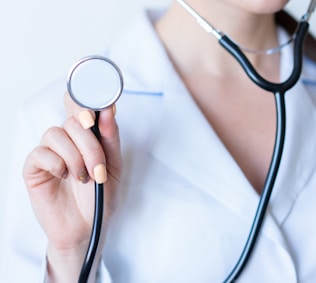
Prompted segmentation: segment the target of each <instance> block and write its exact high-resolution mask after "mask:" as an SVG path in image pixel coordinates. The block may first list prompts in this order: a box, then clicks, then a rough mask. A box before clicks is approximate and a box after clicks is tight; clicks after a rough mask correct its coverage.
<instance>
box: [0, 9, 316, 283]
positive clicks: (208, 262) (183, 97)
mask: <svg viewBox="0 0 316 283" xmlns="http://www.w3.org/2000/svg"><path fill="white" fill-rule="evenodd" d="M156 16H157V15H156V13H146V14H144V15H142V16H141V17H139V18H138V20H137V21H136V22H135V23H134V24H133V25H132V26H131V27H130V28H129V29H128V31H126V32H125V33H124V34H123V35H122V37H120V38H119V39H118V40H117V41H116V42H115V44H113V46H111V48H110V49H109V50H108V51H107V52H106V54H105V55H106V56H108V57H110V58H111V59H113V60H114V61H115V62H116V63H117V64H118V65H119V67H120V68H121V70H122V72H123V76H124V80H125V86H124V92H123V95H122V97H121V99H120V100H119V101H118V102H117V120H118V124H119V127H120V134H121V140H122V154H123V160H124V173H123V179H122V182H121V190H120V196H121V197H120V202H119V206H118V209H117V211H116V213H115V215H114V216H113V218H112V220H111V225H110V229H109V232H108V237H107V241H106V246H105V248H104V261H103V262H102V266H101V267H100V278H99V282H102V283H105V282H111V281H110V280H111V279H109V277H111V278H112V282H113V283H175V282H181V283H196V282H198V283H210V282H212V283H213V282H214V283H220V282H223V280H224V279H225V278H226V276H227V275H228V273H229V272H230V271H231V269H232V268H233V266H234V264H235V263H236V261H237V259H238V258H239V255H240V253H241V251H242V248H243V245H244V243H245V241H246V238H247V235H248V232H249V229H250V225H251V223H252V219H253V217H254V213H255V210H256V207H257V204H258V201H259V196H258V194H257V193H256V192H255V190H254V189H253V187H252V186H251V184H250V183H249V182H248V180H247V179H246V177H245V175H244V174H243V172H242V171H241V169H240V168H239V167H238V165H237V163H236V162H235V160H234V159H233V157H232V156H231V155H230V153H229V152H228V151H227V149H226V148H225V146H224V145H223V143H222V142H221V140H220V139H219V138H218V137H217V135H216V133H215V132H214V130H213V129H212V127H211V126H210V125H209V123H208V122H207V120H206V119H205V117H204V116H203V114H202V113H201V111H200V110H199V108H198V107H197V106H196V104H195V103H194V101H193V99H192V98H191V96H190V94H189V93H188V90H187V89H186V88H185V86H184V84H183V82H182V81H181V80H180V78H179V77H178V75H177V73H176V71H175V70H174V68H173V66H172V64H171V63H170V61H169V59H168V56H167V54H166V52H165V50H164V48H163V46H162V45H161V43H160V42H159V39H158V38H157V35H156V34H155V32H154V29H153V26H152V22H151V21H152V20H154V19H155V17H156ZM279 35H280V36H279V37H280V39H279V40H280V42H285V41H286V38H287V36H286V35H285V34H284V32H282V31H280V33H279ZM281 55H282V56H281V72H282V73H281V77H282V78H283V79H285V78H286V77H287V74H288V73H289V72H290V71H291V68H292V66H291V63H292V61H293V60H292V47H286V48H284V49H282V54H281ZM65 89H66V83H65V80H64V79H63V80H62V81H60V82H58V83H57V84H56V85H54V86H52V87H49V88H48V89H46V90H43V92H41V94H40V95H38V96H36V97H35V98H34V99H33V100H32V101H31V102H30V103H29V104H28V105H27V106H26V107H25V108H24V111H23V112H22V113H21V117H20V120H19V123H18V127H17V138H16V139H15V143H16V146H15V152H14V155H15V158H14V159H13V160H15V161H14V162H12V164H13V165H15V166H14V168H13V170H12V174H11V176H12V178H11V183H10V184H11V185H10V187H9V188H8V189H9V199H8V204H9V205H8V214H7V215H8V217H7V220H8V221H7V225H6V227H5V243H4V248H3V250H4V253H5V255H6V266H5V268H3V272H2V277H0V281H1V282H8V283H10V282H12V283H15V282H27V283H28V282H29V283H36V282H43V281H44V273H45V272H43V269H44V268H43V266H44V264H45V254H46V244H47V240H46V238H45V235H44V233H43V231H42V230H41V228H40V227H39V225H38V224H37V221H36V219H35V217H34V215H33V212H32V209H31V206H30V204H29V199H28V196H27V191H26V189H25V186H24V184H23V181H22V177H21V168H22V166H23V162H24V159H25V156H26V154H27V153H28V152H29V151H30V150H31V149H32V148H33V147H35V146H36V145H37V144H38V143H39V140H40V137H41V136H42V134H43V133H44V131H45V130H46V129H47V128H48V127H50V126H52V125H59V124H61V123H62V121H63V120H64V114H63V93H64V91H65ZM271 95H272V94H271ZM286 107H287V128H286V140H285V147H284V153H283V158H282V162H281V166H280V170H279V175H278V178H277V182H276V186H275V191H274V193H273V196H272V199H271V203H270V207H269V210H268V213H267V215H266V218H265V223H264V225H263V229H262V232H261V234H260V236H259V239H258V242H257V244H256V248H255V250H254V253H253V255H252V257H251V260H250V262H249V264H248V265H247V267H246V269H245V271H244V273H243V274H242V275H241V277H240V279H239V281H238V282H244V283H249V282H256V283H274V282H275V283H279V282H286V283H294V282H300V283H314V282H316V240H315V239H316V223H315V221H314V216H315V215H316V174H315V168H316V66H315V64H313V63H311V62H310V61H308V60H307V59H305V62H304V69H303V74H302V77H301V79H300V80H299V82H298V83H297V85H296V86H295V87H294V88H293V89H291V90H290V91H289V92H288V93H287V94H286ZM17 176H18V177H17ZM44 267H45V266H44Z"/></svg>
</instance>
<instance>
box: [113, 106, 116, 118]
mask: <svg viewBox="0 0 316 283" xmlns="http://www.w3.org/2000/svg"><path fill="white" fill-rule="evenodd" d="M112 111H113V115H114V116H115V115H116V105H115V104H113V105H112Z"/></svg>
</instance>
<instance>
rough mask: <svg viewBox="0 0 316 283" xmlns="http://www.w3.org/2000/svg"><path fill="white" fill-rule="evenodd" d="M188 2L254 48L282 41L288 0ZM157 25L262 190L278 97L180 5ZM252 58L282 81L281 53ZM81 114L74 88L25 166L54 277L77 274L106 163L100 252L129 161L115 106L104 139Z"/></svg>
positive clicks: (204, 107)
mask: <svg viewBox="0 0 316 283" xmlns="http://www.w3.org/2000/svg"><path fill="white" fill-rule="evenodd" d="M188 3H189V4H190V5H191V6H192V7H193V8H194V9H196V10H197V11H200V12H201V14H202V15H203V17H204V18H205V19H207V20H209V21H210V22H211V23H212V24H213V25H216V27H217V28H218V29H220V30H222V31H224V32H225V33H226V34H228V35H229V36H231V37H232V38H233V39H234V40H235V41H236V42H238V43H240V44H242V45H244V46H247V47H248V48H252V49H265V48H269V47H274V46H276V45H277V35H276V27H275V24H274V21H273V15H272V13H274V12H276V11H277V10H279V9H280V8H282V7H283V6H284V5H285V3H286V1H284V0H270V1H269V0H257V1H253V0H242V1H236V0H220V1H218V0H190V1H189V0H188ZM231 19H234V21H231ZM179 27H181V28H179ZM155 28H156V30H157V33H158V35H159V37H160V39H161V41H162V43H163V44H164V46H165V48H166V50H167V52H168V54H169V56H170V59H171V61H172V62H173V64H174V66H175V68H176V69H177V71H178V73H179V75H180V76H181V77H182V79H183V81H184V83H185V84H186V86H187V88H188V90H189V91H190V93H191V94H192V97H193V98H194V100H195V101H196V103H197V105H198V106H199V107H200V109H201V111H202V112H203V114H204V115H205V117H206V119H207V120H208V121H209V123H210V125H211V126H212V127H213V128H214V130H215V131H216V132H217V134H218V136H219V137H220V138H221V140H222V141H223V143H224V144H225V146H226V147H227V149H228V150H229V151H230V153H231V154H232V156H233V157H234V159H235V160H236V162H237V163H238V165H239V166H240V168H241V170H242V171H243V172H244V174H245V176H246V177H247V178H248V180H249V182H250V183H251V184H252V185H253V187H254V189H255V190H256V191H257V192H260V191H261V188H262V185H263V183H264V179H265V175H266V173H267V170H268V166H269V162H270V158H271V154H272V150H273V143H274V134H275V109H274V99H273V95H271V94H267V93H265V92H264V91H263V90H261V89H259V88H258V87H256V86H255V85H254V84H253V83H252V82H250V80H249V79H248V78H247V77H246V75H245V74H244V72H243V71H242V70H241V68H240V66H239V65H238V63H236V61H235V60H234V59H233V58H232V57H231V55H229V54H228V53H227V52H226V51H224V50H223V49H222V47H220V46H219V44H218V43H217V42H216V40H215V39H214V38H212V37H211V36H210V35H208V34H207V33H206V32H204V30H202V29H201V27H200V26H198V25H197V24H196V22H195V21H194V20H193V19H192V17H191V16H190V15H189V14H188V13H187V12H186V11H184V9H183V8H182V7H181V6H180V5H179V4H178V3H176V2H173V3H172V4H171V6H170V8H169V10H168V12H167V13H166V14H165V15H164V16H163V17H162V18H161V19H160V20H159V21H158V22H157V23H156V26H155ZM249 59H250V61H251V62H252V63H253V64H254V66H255V68H256V69H257V70H258V71H259V72H260V73H261V74H262V75H263V76H265V77H266V78H267V79H269V80H272V81H279V72H280V70H279V67H278V66H279V64H278V63H279V55H278V54H276V55H273V56H260V55H249ZM227 81H229V82H230V83H229V84H227V83H226V82H227ZM83 110H84V109H81V108H79V107H78V106H77V105H76V104H75V103H73V102H72V100H71V99H70V98H69V95H68V94H66V95H65V111H66V113H67V117H68V118H67V119H66V121H65V122H64V124H63V125H62V126H61V127H53V128H50V129H48V130H47V132H46V133H45V134H44V135H43V137H42V141H41V143H40V145H39V146H38V147H36V148H35V149H34V150H33V151H32V152H31V153H30V154H29V156H28V158H27V160H26V161H25V166H24V172H23V174H24V179H25V183H26V187H27V189H28V192H29V196H30V199H31V203H32V206H33V209H34V212H35V214H36V216H37V218H38V221H39V223H40V225H41V226H42V227H43V229H44V231H45V233H46V235H47V238H48V250H47V260H48V266H47V272H48V277H49V282H67V283H68V282H76V281H77V280H78V276H79V272H80V269H81V265H82V261H83V258H84V256H85V253H86V249H87V245H88V241H89V238H90V231H91V225H92V224H91V223H92V219H93V212H92V210H91V207H93V203H94V196H93V191H94V190H93V180H94V179H95V176H94V168H95V166H97V165H99V164H103V165H105V166H106V172H107V181H106V183H105V215H104V219H105V220H104V225H103V235H102V240H101V247H100V250H102V246H103V244H104V242H105V240H106V227H107V222H108V219H109V218H110V216H111V214H112V212H113V209H114V207H115V195H116V190H117V187H118V183H119V179H120V175H121V170H122V169H121V168H122V165H121V154H120V141H119V132H118V126H117V124H116V122H115V117H114V111H113V109H111V108H109V109H106V110H103V111H102V112H101V116H100V122H99V126H100V131H101V136H102V137H101V142H100V143H99V142H98V141H97V140H96V138H95V137H94V135H93V134H92V132H91V131H90V130H88V129H84V128H83V125H82V124H85V123H82V121H81V122H80V119H79V113H81V112H82V111H83ZM90 114H91V115H92V117H93V118H94V116H93V113H90ZM85 168H86V170H85ZM70 231H71V232H70ZM100 258H101V254H100V252H99V253H98V255H97V260H96V264H95V266H94V269H93V271H92V273H91V276H90V282H95V274H96V268H97V265H98V262H99V260H100Z"/></svg>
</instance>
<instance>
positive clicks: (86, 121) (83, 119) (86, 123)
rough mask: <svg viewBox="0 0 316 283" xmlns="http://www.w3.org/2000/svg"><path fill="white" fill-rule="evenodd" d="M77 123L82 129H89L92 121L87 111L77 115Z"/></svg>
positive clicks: (92, 123)
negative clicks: (78, 122)
mask: <svg viewBox="0 0 316 283" xmlns="http://www.w3.org/2000/svg"><path fill="white" fill-rule="evenodd" d="M79 121H80V123H81V125H82V127H83V128H84V129H89V128H91V127H92V126H93V125H94V119H93V117H92V115H91V113H90V111H88V110H83V111H81V112H80V113H79Z"/></svg>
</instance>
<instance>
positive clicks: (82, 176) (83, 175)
mask: <svg viewBox="0 0 316 283" xmlns="http://www.w3.org/2000/svg"><path fill="white" fill-rule="evenodd" d="M79 180H80V181H81V183H83V184H87V183H88V182H89V180H90V176H89V173H88V171H87V169H86V168H82V169H81V170H80V172H79Z"/></svg>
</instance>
